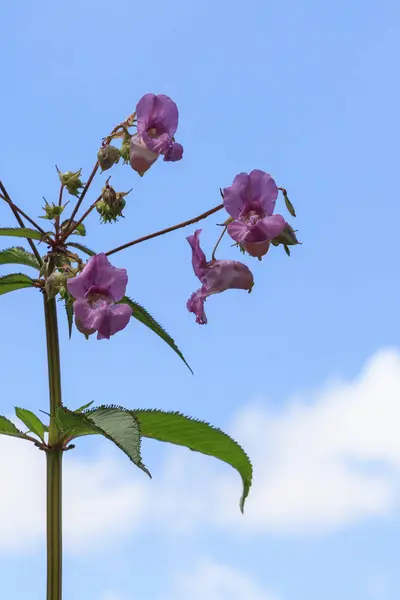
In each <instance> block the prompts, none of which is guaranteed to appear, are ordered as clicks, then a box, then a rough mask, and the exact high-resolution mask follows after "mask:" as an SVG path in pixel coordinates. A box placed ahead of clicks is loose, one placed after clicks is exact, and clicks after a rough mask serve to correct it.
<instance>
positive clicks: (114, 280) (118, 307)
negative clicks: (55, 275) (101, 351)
mask: <svg viewBox="0 0 400 600" xmlns="http://www.w3.org/2000/svg"><path fill="white" fill-rule="evenodd" d="M127 283H128V275H127V272H126V269H118V268H117V267H113V266H112V265H111V263H110V262H109V260H108V258H107V256H106V255H105V254H104V253H101V254H96V255H95V256H92V257H91V258H90V259H89V261H88V262H87V264H86V265H85V267H84V268H83V270H82V272H81V273H79V275H77V276H76V277H73V278H71V279H68V280H67V287H68V291H69V293H70V294H71V296H73V297H74V298H75V302H74V313H75V321H76V326H77V328H78V330H79V331H81V332H82V333H85V334H86V335H91V334H92V333H94V332H95V331H97V339H98V340H101V339H103V338H107V339H110V337H111V336H112V335H114V333H116V332H117V331H121V329H124V328H125V327H126V326H127V325H128V323H129V319H130V318H131V316H132V313H133V311H132V308H131V307H130V306H128V305H127V304H116V303H117V302H119V300H121V299H122V298H123V297H124V295H125V291H126V285H127Z"/></svg>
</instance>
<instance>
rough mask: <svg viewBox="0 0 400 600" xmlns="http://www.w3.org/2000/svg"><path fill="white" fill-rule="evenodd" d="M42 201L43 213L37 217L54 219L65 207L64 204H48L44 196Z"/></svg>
mask: <svg viewBox="0 0 400 600" xmlns="http://www.w3.org/2000/svg"><path fill="white" fill-rule="evenodd" d="M44 201H45V202H46V204H45V206H43V210H44V212H45V215H44V216H42V217H39V219H49V220H50V221H52V220H53V219H56V218H57V217H59V216H60V215H61V214H62V212H63V210H64V208H65V206H66V205H65V204H64V205H63V206H58V204H53V203H52V204H49V203H48V202H47V200H46V198H44Z"/></svg>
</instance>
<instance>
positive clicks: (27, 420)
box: [15, 408, 45, 442]
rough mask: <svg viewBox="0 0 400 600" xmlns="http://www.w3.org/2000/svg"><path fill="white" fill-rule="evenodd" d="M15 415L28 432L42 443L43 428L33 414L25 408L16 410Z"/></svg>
mask: <svg viewBox="0 0 400 600" xmlns="http://www.w3.org/2000/svg"><path fill="white" fill-rule="evenodd" d="M15 414H16V415H17V417H18V419H19V420H20V421H22V422H23V423H24V424H25V425H26V426H27V428H28V429H29V431H31V432H32V433H34V434H35V435H37V436H38V437H40V439H41V440H42V442H44V432H45V426H44V425H43V423H42V421H41V420H40V419H39V417H37V416H36V415H35V413H33V412H32V411H30V410H27V409H26V408H16V409H15Z"/></svg>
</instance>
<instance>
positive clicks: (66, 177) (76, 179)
mask: <svg viewBox="0 0 400 600" xmlns="http://www.w3.org/2000/svg"><path fill="white" fill-rule="evenodd" d="M81 173H82V169H79V171H76V172H75V173H73V172H72V171H66V172H65V173H61V172H60V171H59V172H58V176H59V178H60V181H61V183H62V184H63V185H65V187H66V188H67V190H68V192H69V193H70V194H71V196H79V190H80V189H81V188H83V183H82V181H81V180H80V176H81Z"/></svg>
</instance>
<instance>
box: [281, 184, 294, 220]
mask: <svg viewBox="0 0 400 600" xmlns="http://www.w3.org/2000/svg"><path fill="white" fill-rule="evenodd" d="M282 193H283V197H284V198H285V204H286V208H287V209H288V211H289V213H290V214H291V215H292V217H295V216H296V211H295V210H294V206H293V204H292V203H291V202H290V200H289V197H288V195H287V191H286V190H284V189H282Z"/></svg>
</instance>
